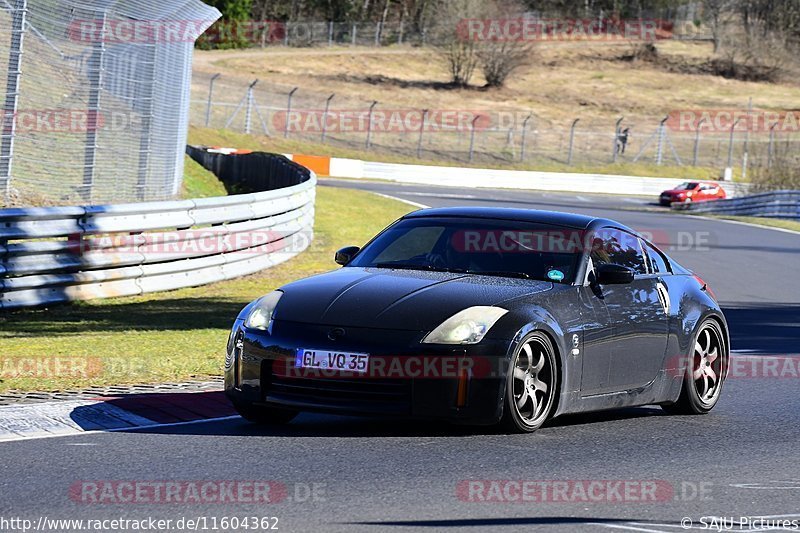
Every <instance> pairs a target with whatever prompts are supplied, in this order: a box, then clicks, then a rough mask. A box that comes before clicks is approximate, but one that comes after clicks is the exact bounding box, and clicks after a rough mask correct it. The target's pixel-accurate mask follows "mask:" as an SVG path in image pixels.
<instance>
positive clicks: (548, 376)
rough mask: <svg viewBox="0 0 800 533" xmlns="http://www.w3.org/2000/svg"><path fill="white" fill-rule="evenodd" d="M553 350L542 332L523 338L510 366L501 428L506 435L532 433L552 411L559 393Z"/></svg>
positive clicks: (556, 366) (557, 373)
mask: <svg viewBox="0 0 800 533" xmlns="http://www.w3.org/2000/svg"><path fill="white" fill-rule="evenodd" d="M556 357H557V356H556V351H555V348H554V347H553V343H552V342H551V341H550V338H549V337H548V336H547V335H546V334H545V333H544V332H541V331H535V332H533V333H531V334H530V335H528V336H526V337H525V338H524V339H523V340H522V341H521V342H520V343H519V345H518V346H517V349H516V350H515V352H514V356H513V357H512V360H511V364H510V365H509V371H508V376H507V378H506V389H505V394H504V404H503V417H502V419H501V421H500V427H501V428H502V429H503V430H504V431H506V432H509V433H531V432H533V431H536V430H537V429H539V428H540V427H542V424H544V423H545V422H546V421H547V419H548V418H549V417H550V415H551V413H552V412H553V407H554V406H555V404H556V398H557V393H558V385H559V383H558V381H559V379H558V375H559V372H558V365H557V362H556Z"/></svg>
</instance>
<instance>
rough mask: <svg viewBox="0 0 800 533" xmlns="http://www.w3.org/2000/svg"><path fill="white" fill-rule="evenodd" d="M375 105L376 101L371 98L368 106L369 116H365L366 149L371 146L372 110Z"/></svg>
mask: <svg viewBox="0 0 800 533" xmlns="http://www.w3.org/2000/svg"><path fill="white" fill-rule="evenodd" d="M376 105H378V101H377V100H373V101H372V104H370V106H369V116H368V117H367V142H366V145H365V146H366V149H367V150H369V149H370V147H371V146H372V111H373V110H374V109H375V106H376Z"/></svg>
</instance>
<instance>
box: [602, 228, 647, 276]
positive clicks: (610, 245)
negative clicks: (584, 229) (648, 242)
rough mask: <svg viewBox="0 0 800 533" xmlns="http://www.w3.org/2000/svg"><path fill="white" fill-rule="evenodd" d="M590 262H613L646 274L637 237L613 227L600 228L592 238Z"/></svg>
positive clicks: (642, 253) (642, 254) (637, 272)
mask: <svg viewBox="0 0 800 533" xmlns="http://www.w3.org/2000/svg"><path fill="white" fill-rule="evenodd" d="M591 257H592V263H593V264H594V265H599V264H601V263H615V264H617V265H622V266H626V267H628V268H631V269H633V271H634V272H635V273H636V274H647V267H646V266H645V259H644V252H643V251H642V245H641V244H640V242H639V238H638V237H635V236H633V235H631V234H630V233H625V232H624V231H620V230H617V229H613V228H602V229H600V230H598V231H597V232H596V233H595V234H594V237H593V238H592V253H591Z"/></svg>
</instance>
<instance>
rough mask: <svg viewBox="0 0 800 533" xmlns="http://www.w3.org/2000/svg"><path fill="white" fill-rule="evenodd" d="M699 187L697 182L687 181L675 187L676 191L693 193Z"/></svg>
mask: <svg viewBox="0 0 800 533" xmlns="http://www.w3.org/2000/svg"><path fill="white" fill-rule="evenodd" d="M697 185H698V184H697V182H696V181H687V182H684V183H681V184H680V185H678V186H677V187H675V190H676V191H693V190H694V189H696V188H697Z"/></svg>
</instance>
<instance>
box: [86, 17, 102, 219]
mask: <svg viewBox="0 0 800 533" xmlns="http://www.w3.org/2000/svg"><path fill="white" fill-rule="evenodd" d="M107 18H108V15H107V13H106V12H105V11H104V12H103V15H102V17H101V18H100V24H101V30H100V35H99V39H97V41H96V42H95V43H94V44H93V46H92V55H91V58H90V59H89V66H88V67H87V69H86V71H87V74H88V77H89V98H88V105H87V106H86V107H87V111H88V112H89V120H88V121H87V123H86V140H85V146H84V153H83V190H82V191H81V192H82V193H83V198H84V200H86V201H87V202H88V203H91V202H92V189H93V188H94V175H95V165H96V163H97V124H98V120H97V119H98V117H99V115H100V88H101V87H102V86H103V58H104V57H105V52H106V45H105V40H106V23H107Z"/></svg>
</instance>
